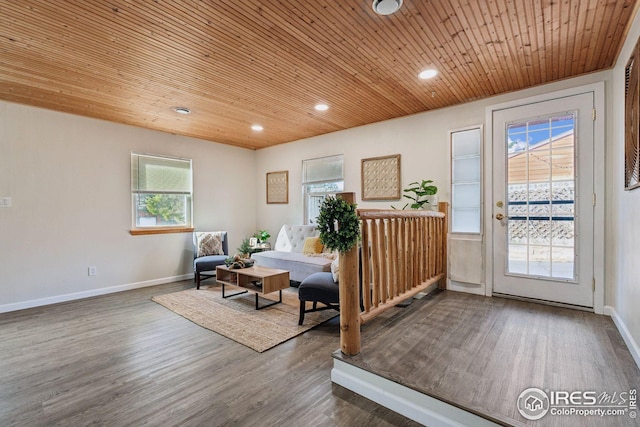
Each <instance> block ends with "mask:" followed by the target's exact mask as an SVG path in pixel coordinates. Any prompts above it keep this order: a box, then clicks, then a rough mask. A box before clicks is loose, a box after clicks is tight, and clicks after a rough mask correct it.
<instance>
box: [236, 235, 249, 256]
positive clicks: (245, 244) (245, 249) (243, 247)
mask: <svg viewBox="0 0 640 427" xmlns="http://www.w3.org/2000/svg"><path fill="white" fill-rule="evenodd" d="M238 252H239V253H241V254H248V255H250V254H251V252H252V248H251V245H250V244H249V238H248V237H247V238H245V239H244V240H243V241H242V243H241V244H240V246H238Z"/></svg>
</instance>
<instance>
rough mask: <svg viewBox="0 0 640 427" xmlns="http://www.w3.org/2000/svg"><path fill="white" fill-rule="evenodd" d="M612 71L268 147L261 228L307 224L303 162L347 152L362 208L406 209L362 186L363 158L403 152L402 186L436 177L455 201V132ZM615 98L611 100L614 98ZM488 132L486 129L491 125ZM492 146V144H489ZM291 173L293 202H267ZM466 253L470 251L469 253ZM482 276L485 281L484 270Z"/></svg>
mask: <svg viewBox="0 0 640 427" xmlns="http://www.w3.org/2000/svg"><path fill="white" fill-rule="evenodd" d="M610 80H611V72H610V71H605V72H600V73H594V74H590V75H586V76H582V77H578V78H574V79H570V80H564V81H561V82H557V83H553V84H548V85H544V86H539V87H535V88H531V89H527V90H523V91H519V92H514V93H509V94H505V95H501V96H496V97H492V98H487V99H483V100H480V101H475V102H470V103H467V104H463V105H458V106H454V107H449V108H444V109H441V110H436V111H431V112H425V113H420V114H415V115H412V116H408V117H403V118H399V119H395V120H389V121H385V122H380V123H374V124H370V125H366V126H361V127H358V128H353V129H349V130H345V131H340V132H334V133H330V134H327V135H321V136H318V137H314V138H308V139H304V140H300V141H296V142H293V143H289V144H283V145H280V146H276V147H272V148H267V149H263V150H260V151H258V152H257V172H258V175H257V179H258V190H259V192H258V216H257V221H258V227H259V228H267V229H268V230H270V231H271V234H272V235H274V234H275V233H274V232H277V231H278V230H279V228H280V227H281V225H282V224H283V223H297V224H299V223H302V220H303V204H302V188H301V184H300V182H301V180H300V174H301V169H302V160H304V159H311V158H314V157H321V156H328V155H333V154H344V162H345V191H353V192H355V193H356V201H357V203H358V207H362V208H389V207H390V206H391V205H392V204H393V205H395V206H398V207H402V206H403V205H404V202H402V201H397V202H388V201H383V202H380V201H378V202H369V201H368V202H363V201H362V199H361V196H362V194H361V188H360V160H361V159H362V158H368V157H375V156H382V155H389V154H397V153H399V154H401V165H402V184H401V186H402V188H405V187H406V186H407V184H409V183H410V182H413V181H417V180H421V179H432V180H433V181H435V184H436V185H437V186H438V194H439V195H440V201H450V182H451V179H450V159H449V150H450V149H449V144H450V143H449V132H450V131H451V130H456V129H461V128H465V127H469V126H473V125H485V113H486V108H487V107H488V106H491V105H494V104H500V103H503V102H507V101H512V100H517V99H522V98H527V97H530V96H534V95H539V94H543V93H548V92H554V91H558V90H562V89H567V88H571V87H576V86H582V85H586V84H589V83H594V82H600V81H605V82H606V85H610ZM608 99H609V98H608ZM485 129H486V126H485ZM485 144H487V141H485ZM277 170H289V180H290V184H289V204H288V205H267V204H266V203H265V194H264V192H265V189H264V188H265V185H264V180H265V173H266V172H269V171H277ZM460 239H467V240H468V239H472V240H473V239H474V238H473V237H468V236H461V235H459V236H452V240H451V242H450V248H451V249H452V250H454V249H456V245H457V244H458V243H460V245H461V246H460V247H461V248H462V247H463V246H462V245H463V244H465V245H466V246H465V247H468V243H469V242H467V241H465V242H461V241H460ZM472 244H473V245H476V246H475V247H474V250H473V253H474V254H476V256H477V257H480V258H482V256H483V252H484V251H483V250H482V244H483V241H482V240H481V239H480V238H475V241H474V242H473V243H472ZM465 250H466V249H465ZM470 262H471V263H473V264H474V265H481V266H482V265H484V263H483V260H482V259H479V260H471V261H470ZM479 276H481V277H484V272H480V274H479ZM485 286H486V285H485V283H484V281H483V282H482V283H475V284H463V283H456V282H453V283H450V289H454V290H464V291H467V292H472V293H477V294H481V295H484V294H485V292H486V289H485Z"/></svg>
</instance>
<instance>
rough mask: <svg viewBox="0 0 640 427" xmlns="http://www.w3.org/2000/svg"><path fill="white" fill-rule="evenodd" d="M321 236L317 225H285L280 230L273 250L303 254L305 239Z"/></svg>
mask: <svg viewBox="0 0 640 427" xmlns="http://www.w3.org/2000/svg"><path fill="white" fill-rule="evenodd" d="M318 234H320V233H319V232H318V231H317V230H316V226H315V225H290V224H285V225H283V226H282V228H281V229H280V232H279V233H278V237H277V238H276V243H275V245H274V246H273V249H274V250H276V251H282V252H297V253H302V249H303V248H304V239H306V238H307V237H316V236H318Z"/></svg>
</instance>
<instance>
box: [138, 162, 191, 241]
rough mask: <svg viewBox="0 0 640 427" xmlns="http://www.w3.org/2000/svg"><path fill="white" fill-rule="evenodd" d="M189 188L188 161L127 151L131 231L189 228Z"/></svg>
mask: <svg viewBox="0 0 640 427" xmlns="http://www.w3.org/2000/svg"><path fill="white" fill-rule="evenodd" d="M191 189H192V178H191V160H188V159H176V158H170V157H161V156H151V155H146V154H137V153H131V203H132V211H133V212H132V214H133V215H132V223H133V230H132V233H133V234H135V231H136V230H145V229H147V230H148V229H166V230H180V231H188V230H190V229H191V226H192V225H191V224H192V218H191V208H192V196H191Z"/></svg>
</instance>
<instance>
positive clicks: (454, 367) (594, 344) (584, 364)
mask: <svg viewBox="0 0 640 427" xmlns="http://www.w3.org/2000/svg"><path fill="white" fill-rule="evenodd" d="M362 343H363V344H362V351H361V353H360V354H359V355H357V356H354V357H346V356H342V355H341V354H339V352H338V354H336V357H339V358H340V359H341V360H343V361H345V362H347V363H351V364H353V365H356V366H358V367H360V368H362V369H365V370H367V371H370V372H373V373H375V374H377V375H380V376H382V377H385V378H387V379H390V380H392V381H395V382H397V383H400V384H403V385H404V386H406V387H409V388H412V389H414V390H418V391H420V392H422V393H424V394H428V395H430V396H432V397H436V398H438V399H440V400H444V401H445V402H449V403H451V404H454V405H455V406H458V407H461V408H463V409H465V410H468V411H470V412H474V413H476V414H478V415H481V416H484V417H486V418H492V419H493V420H494V421H497V422H499V423H501V424H504V425H517V426H536V427H546V426H638V425H640V422H638V419H632V418H630V417H629V415H628V413H627V414H625V415H624V416H615V417H614V416H605V417H602V418H598V417H595V416H588V417H580V416H558V415H556V416H553V415H551V414H550V413H548V414H547V415H545V416H544V418H542V419H540V420H537V421H528V420H526V419H525V418H524V417H522V416H521V415H520V414H519V412H518V410H517V406H516V402H517V398H518V396H519V395H520V393H521V392H522V391H524V390H525V389H527V388H529V387H538V388H540V389H542V390H550V391H568V392H574V391H595V392H597V393H598V395H599V394H600V393H601V392H608V393H609V394H610V395H611V396H614V394H613V393H617V396H618V398H620V393H622V392H627V393H628V392H629V390H631V389H635V390H637V391H640V371H639V370H638V367H637V366H636V364H635V362H634V360H633V358H632V356H631V354H630V353H629V351H628V349H627V347H626V345H625V344H624V341H623V340H622V337H621V336H620V334H619V332H618V330H617V329H616V327H615V325H614V324H613V321H612V320H611V318H609V317H607V316H601V315H596V314H593V313H587V312H583V311H575V310H569V309H565V308H558V307H551V306H546V305H540V304H533V303H529V302H522V301H515V300H507V299H502V298H486V297H481V296H475V295H470V294H463V293H458V292H448V291H444V292H440V293H436V294H431V295H430V296H428V297H425V298H423V299H421V300H414V302H413V304H412V305H411V306H409V308H408V309H407V310H406V311H405V312H402V313H400V314H398V315H396V316H395V317H393V318H390V319H388V320H387V321H386V324H385V325H384V327H378V328H377V330H376V331H375V332H374V331H372V330H371V329H366V328H365V329H363V331H362ZM627 398H628V395H627ZM636 412H637V411H636Z"/></svg>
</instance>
